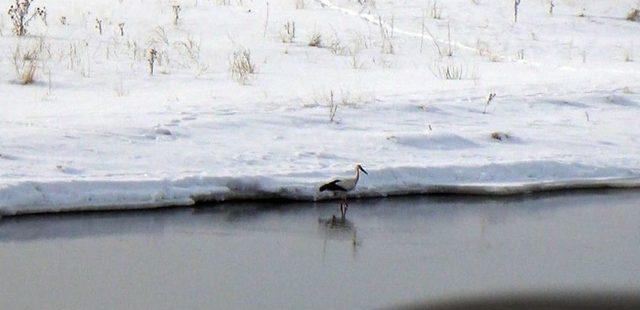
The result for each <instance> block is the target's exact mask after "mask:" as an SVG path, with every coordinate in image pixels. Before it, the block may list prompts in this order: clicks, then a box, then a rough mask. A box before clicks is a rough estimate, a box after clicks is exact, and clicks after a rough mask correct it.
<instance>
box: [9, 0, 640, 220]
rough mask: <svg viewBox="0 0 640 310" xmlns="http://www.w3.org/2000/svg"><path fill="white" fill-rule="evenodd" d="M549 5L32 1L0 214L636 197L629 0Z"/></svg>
mask: <svg viewBox="0 0 640 310" xmlns="http://www.w3.org/2000/svg"><path fill="white" fill-rule="evenodd" d="M11 2H12V1H4V2H3V3H2V4H3V5H5V6H7V7H8V6H9V4H10V3H11ZM225 2H230V3H229V4H228V5H224V4H225ZM240 2H243V3H240ZM554 4H555V7H554V11H553V14H552V15H550V14H549V13H548V9H549V2H548V1H540V0H531V1H523V2H522V4H521V5H520V8H519V16H518V21H517V23H514V21H513V1H507V0H498V1H489V0H478V1H471V0H450V1H439V2H437V4H436V7H437V9H436V12H435V14H433V3H429V2H428V1H417V0H416V1H409V0H405V1H401V0H387V1H382V0H378V1H376V3H375V5H364V6H362V5H360V4H359V3H358V1H355V0H352V1H347V0H304V1H302V0H270V1H268V4H267V2H266V1H262V0H253V1H251V0H244V1H236V0H229V1H222V0H220V1H209V0H191V1H168V0H121V1H109V0H92V1H86V0H69V1H45V0H35V1H34V2H33V4H32V10H35V6H46V9H47V24H48V26H45V25H44V24H43V23H42V21H41V20H40V19H37V18H34V19H33V20H32V21H31V23H30V25H29V28H28V30H29V34H28V35H27V36H26V37H22V38H17V37H16V36H14V35H13V34H12V33H11V28H12V27H11V23H10V22H11V21H10V20H9V18H8V16H7V15H3V16H2V19H0V25H1V26H0V31H1V33H2V36H1V37H0V73H1V74H0V76H1V77H2V81H0V94H1V95H2V96H1V97H0V109H1V110H0V112H1V113H0V213H2V214H15V213H29V212H45V211H59V210H81V209H107V208H109V209H110V208H134V207H135V208H143V207H157V206H166V205H187V204H193V203H194V202H196V201H201V200H226V199H236V198H263V197H284V198H291V199H304V200H307V199H308V200H312V199H318V198H323V197H325V196H323V195H319V193H317V186H318V185H319V184H321V183H322V182H323V181H326V180H328V179H330V178H331V177H333V176H335V175H349V174H351V173H352V166H353V165H354V164H355V163H362V164H363V166H365V168H366V169H367V170H368V171H369V175H368V176H365V177H364V178H363V179H361V182H362V183H361V184H359V187H358V190H357V192H356V193H355V195H358V196H377V195H390V194H402V193H431V192H453V193H462V192H471V193H477V194H483V193H484V194H509V193H516V192H523V191H531V190H546V189H557V188H562V187H564V186H569V187H585V186H586V187H593V186H617V187H631V186H638V185H640V152H638V150H640V64H639V62H640V40H639V39H640V22H634V21H628V20H626V19H625V17H626V16H627V13H628V12H629V11H630V10H631V9H632V8H634V7H636V6H637V5H638V4H637V1H635V0H629V1H622V0H619V1H618V0H610V1H598V0H592V1H587V0H584V1H578V0H573V1H572V0H564V1H554ZM173 5H180V13H179V20H178V24H177V25H174V23H173V15H174V14H173V8H172V6H173ZM2 10H3V12H4V11H5V8H3V9H2ZM3 14H4V13H3ZM423 15H424V16H425V18H424V19H423ZM432 15H439V16H436V17H439V18H437V19H436V18H432ZM62 16H64V17H65V18H66V24H65V25H63V24H62V23H61V21H60V19H61V17H62ZM96 19H98V20H101V21H102V34H100V33H99V32H98V29H96V28H97V27H96ZM287 22H292V23H293V22H294V23H295V29H296V32H295V34H296V36H295V39H293V42H292V43H283V42H282V41H283V37H285V36H283V32H284V28H283V25H284V24H286V23H287ZM380 22H382V26H380V25H379V24H380ZM120 23H124V27H123V31H124V35H122V36H121V34H120V29H119V26H118V24H120ZM423 24H424V28H423ZM423 29H424V30H423ZM314 34H319V35H320V36H321V41H322V43H321V46H320V47H314V46H309V45H308V43H309V40H310V37H312V36H313V35H314ZM423 34H424V35H423ZM40 38H42V40H43V41H42V43H43V45H44V51H43V52H42V53H41V55H40V60H39V61H38V70H37V72H36V75H35V83H33V84H30V85H20V84H19V83H16V74H15V73H14V61H13V54H14V51H15V49H16V46H17V45H20V46H21V49H22V50H23V51H24V50H28V49H29V47H31V46H34V44H36V43H37V42H38V40H40ZM434 39H435V41H436V43H434V42H433V41H434ZM391 47H392V48H391ZM149 48H154V49H155V50H156V51H157V52H158V55H159V56H160V59H157V60H156V62H155V64H154V65H155V68H154V69H155V74H154V75H153V76H150V75H149V68H148V67H149V64H148V60H147V57H148V55H147V50H148V49H149ZM241 48H245V49H248V50H250V51H251V59H252V61H253V62H254V64H255V66H256V73H255V74H253V75H251V76H250V78H249V79H248V81H247V82H246V83H245V84H244V85H243V84H241V83H238V82H236V81H234V79H232V77H231V74H230V73H229V63H230V62H231V60H232V55H233V53H234V51H237V50H239V49H241ZM449 49H451V52H452V55H451V56H448V55H447V54H449ZM391 50H392V51H391ZM390 52H392V53H390ZM447 69H448V70H449V73H450V75H454V76H455V77H458V75H459V77H460V79H449V80H447V79H445V78H443V76H444V75H446V70H447ZM490 93H495V94H496V96H495V98H494V99H493V100H492V101H491V103H490V104H489V105H488V106H485V103H486V101H487V96H488V95H489V94H490ZM332 94H333V95H332ZM332 102H333V104H332ZM332 106H333V107H334V108H333V109H332ZM485 108H486V113H483V112H484V110H485ZM332 110H333V111H334V113H335V116H334V117H333V120H331V111H332ZM493 133H497V135H498V136H499V137H500V138H502V140H498V139H494V138H492V134H493ZM507 136H508V137H507Z"/></svg>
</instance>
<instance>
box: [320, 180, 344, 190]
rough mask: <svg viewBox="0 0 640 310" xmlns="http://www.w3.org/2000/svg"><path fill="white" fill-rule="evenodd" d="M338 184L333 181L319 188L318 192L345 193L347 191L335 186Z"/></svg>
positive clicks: (336, 181)
mask: <svg viewBox="0 0 640 310" xmlns="http://www.w3.org/2000/svg"><path fill="white" fill-rule="evenodd" d="M338 182H340V180H334V181H331V182H329V183H327V184H325V185H322V186H320V191H321V192H324V191H332V192H346V191H347V190H346V189H344V188H343V187H341V186H340V185H338V184H336V183H338Z"/></svg>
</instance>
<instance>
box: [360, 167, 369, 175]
mask: <svg viewBox="0 0 640 310" xmlns="http://www.w3.org/2000/svg"><path fill="white" fill-rule="evenodd" d="M360 170H362V172H364V174H369V173H368V172H367V171H366V170H364V168H362V166H360Z"/></svg>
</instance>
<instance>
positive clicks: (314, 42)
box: [307, 32, 322, 47]
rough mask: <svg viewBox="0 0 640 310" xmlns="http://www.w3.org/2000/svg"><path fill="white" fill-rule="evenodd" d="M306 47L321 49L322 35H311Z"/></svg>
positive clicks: (317, 33)
mask: <svg viewBox="0 0 640 310" xmlns="http://www.w3.org/2000/svg"><path fill="white" fill-rule="evenodd" d="M307 45H308V46H314V47H322V35H321V34H320V33H319V32H314V33H313V34H311V37H309V43H308V44H307Z"/></svg>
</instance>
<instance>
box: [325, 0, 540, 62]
mask: <svg viewBox="0 0 640 310" xmlns="http://www.w3.org/2000/svg"><path fill="white" fill-rule="evenodd" d="M315 1H316V2H317V3H319V4H320V5H322V6H323V7H328V8H330V9H332V10H336V11H339V12H342V13H344V14H347V15H351V16H356V17H360V18H362V19H364V20H365V21H366V22H368V23H370V24H373V25H376V26H382V27H384V28H385V29H386V30H388V31H393V33H398V34H401V35H405V36H408V37H414V38H422V39H426V40H429V41H431V42H435V43H436V44H447V45H448V44H451V45H452V46H455V47H457V48H459V49H463V50H467V51H470V52H473V53H477V54H480V50H479V49H478V48H475V47H473V46H469V45H466V44H463V43H461V42H457V41H453V40H452V41H451V42H449V41H448V40H446V41H445V40H440V39H437V38H435V37H434V36H432V35H429V34H427V35H425V34H422V33H419V32H414V31H409V30H405V29H401V28H396V27H395V26H391V25H390V24H389V23H387V22H385V21H384V20H382V18H380V15H373V14H365V13H362V12H358V11H355V10H351V9H347V8H343V7H341V6H338V5H336V4H334V3H333V2H331V1H330V0H315ZM425 29H426V26H425ZM427 33H429V31H428V30H427ZM490 56H491V57H492V58H495V59H498V60H500V61H509V62H521V63H525V64H531V65H536V66H537V65H538V64H537V63H534V62H529V61H526V60H523V59H514V58H511V57H507V56H503V55H500V54H496V53H491V55H490Z"/></svg>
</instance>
